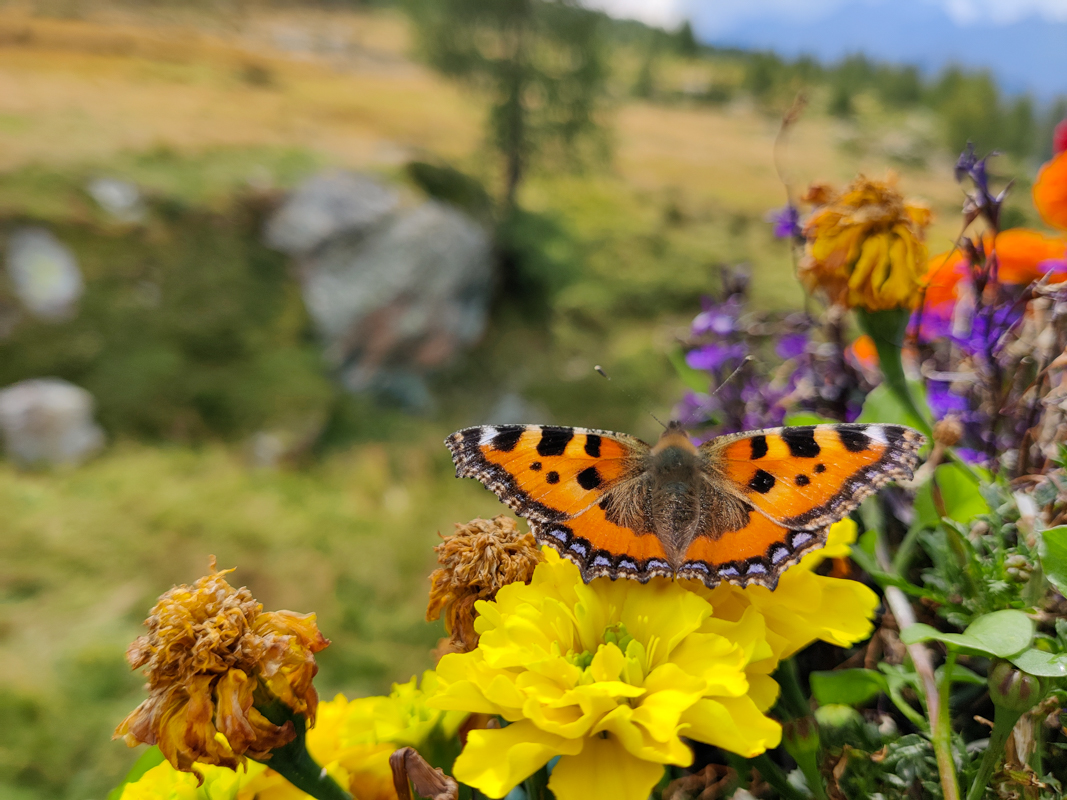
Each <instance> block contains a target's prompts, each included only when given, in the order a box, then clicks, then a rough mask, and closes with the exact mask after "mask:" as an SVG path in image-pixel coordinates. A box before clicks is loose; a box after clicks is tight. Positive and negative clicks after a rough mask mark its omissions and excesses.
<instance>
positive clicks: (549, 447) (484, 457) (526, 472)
mask: <svg viewBox="0 0 1067 800" xmlns="http://www.w3.org/2000/svg"><path fill="white" fill-rule="evenodd" d="M445 444H447V445H448V448H449V450H451V451H452V459H453V461H454V462H455V464H456V475H457V477H461V478H462V477H470V478H477V479H478V480H480V481H481V482H482V483H483V484H485V485H486V487H488V488H489V489H490V490H492V491H493V492H494V493H496V495H497V497H499V498H500V499H501V500H503V501H504V503H506V504H507V505H508V507H510V508H511V509H512V510H513V511H515V513H517V514H519V515H520V516H523V517H526V518H527V519H529V520H531V521H534V520H538V521H541V522H561V521H564V520H569V519H572V518H573V517H575V516H577V515H579V514H581V513H582V512H584V511H585V510H587V509H588V508H589V507H590V506H592V505H594V504H595V503H596V502H597V501H598V500H599V499H600V498H601V497H603V495H604V494H605V492H607V491H608V490H609V489H611V488H613V487H615V486H617V485H618V484H619V483H620V481H624V480H626V479H627V478H629V477H631V476H632V475H633V474H634V473H635V472H637V471H639V470H640V464H641V459H642V457H643V456H644V454H645V453H647V451H648V445H646V444H645V443H644V442H642V441H641V440H639V439H635V438H633V437H631V436H626V435H624V434H618V433H612V432H610V431H601V430H595V429H592V428H570V427H561V426H552V425H480V426H477V427H474V428H465V429H464V430H461V431H456V432H455V433H453V434H452V435H451V436H449V437H448V439H446V440H445Z"/></svg>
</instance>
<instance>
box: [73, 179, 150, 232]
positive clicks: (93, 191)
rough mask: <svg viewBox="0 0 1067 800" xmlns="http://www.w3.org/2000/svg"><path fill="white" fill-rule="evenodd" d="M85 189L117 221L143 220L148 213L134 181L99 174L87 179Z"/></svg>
mask: <svg viewBox="0 0 1067 800" xmlns="http://www.w3.org/2000/svg"><path fill="white" fill-rule="evenodd" d="M85 189H86V191H87V192H89V196H90V197H92V198H93V200H95V201H96V203H97V205H98V206H100V208H102V209H104V211H106V212H107V213H108V214H110V215H111V216H112V217H114V218H115V219H116V220H118V221H119V222H143V221H144V219H145V216H146V215H147V213H148V209H147V208H146V207H145V202H144V197H142V195H141V190H140V189H139V188H138V187H137V184H136V183H131V182H130V181H124V180H122V179H121V178H110V177H106V176H101V177H98V178H93V179H92V180H91V181H89V183H88V184H86V187H85Z"/></svg>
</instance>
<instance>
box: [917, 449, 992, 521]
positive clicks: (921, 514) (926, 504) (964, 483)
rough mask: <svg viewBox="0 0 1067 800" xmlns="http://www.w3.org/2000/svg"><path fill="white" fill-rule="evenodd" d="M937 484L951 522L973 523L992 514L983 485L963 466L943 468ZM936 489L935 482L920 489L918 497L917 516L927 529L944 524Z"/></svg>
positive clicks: (946, 514) (937, 474)
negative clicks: (983, 492)
mask: <svg viewBox="0 0 1067 800" xmlns="http://www.w3.org/2000/svg"><path fill="white" fill-rule="evenodd" d="M934 480H935V481H937V486H938V488H939V489H940V490H941V499H942V500H943V501H944V503H945V516H947V517H948V518H949V519H954V520H956V521H957V522H965V523H970V522H971V521H972V520H973V519H974V518H975V517H977V516H978V515H979V514H988V513H989V511H990V509H989V504H988V503H986V501H985V498H984V497H982V492H981V489H980V488H979V485H978V484H976V483H975V482H974V480H973V479H972V478H971V476H970V475H968V474H967V470H965V469H964V468H963V467H961V466H960V465H959V464H942V465H941V466H939V467H938V468H937V471H936V472H935V473H934ZM933 487H934V481H929V482H928V483H925V484H923V485H922V486H921V487H919V491H918V493H917V494H916V495H915V513H916V514H917V515H918V521H919V523H920V524H921V525H922V526H923V527H925V528H936V527H937V524H938V522H940V521H941V517H940V515H939V514H938V513H937V507H936V506H935V505H934V498H933Z"/></svg>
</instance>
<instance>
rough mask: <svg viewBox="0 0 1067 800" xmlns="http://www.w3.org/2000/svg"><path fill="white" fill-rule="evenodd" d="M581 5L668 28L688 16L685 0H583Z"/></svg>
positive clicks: (680, 22) (679, 23) (619, 16)
mask: <svg viewBox="0 0 1067 800" xmlns="http://www.w3.org/2000/svg"><path fill="white" fill-rule="evenodd" d="M582 5H584V6H586V7H588V8H598V9H600V10H601V11H605V12H607V13H608V14H610V15H611V16H613V17H617V18H618V19H638V20H641V22H644V23H646V24H648V25H656V26H658V27H661V28H668V29H670V28H676V27H678V26H679V25H681V24H682V21H683V20H684V19H686V17H687V16H689V15H688V14H687V13H686V11H687V9H686V6H687V2H686V0H583V1H582Z"/></svg>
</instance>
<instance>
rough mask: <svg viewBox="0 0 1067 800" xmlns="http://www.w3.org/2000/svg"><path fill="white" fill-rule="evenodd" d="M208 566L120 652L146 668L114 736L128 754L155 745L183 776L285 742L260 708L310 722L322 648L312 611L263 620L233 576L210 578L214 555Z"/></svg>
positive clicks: (166, 597) (289, 727)
mask: <svg viewBox="0 0 1067 800" xmlns="http://www.w3.org/2000/svg"><path fill="white" fill-rule="evenodd" d="M210 568H211V574H210V575H205V576H204V577H202V578H200V579H199V580H198V581H197V582H196V583H195V584H193V585H192V586H185V585H183V586H175V587H174V588H173V589H171V590H170V591H168V592H166V593H165V594H163V595H162V596H161V597H160V598H159V601H158V602H157V603H156V605H155V607H154V608H153V609H152V612H151V614H150V616H149V617H148V619H147V620H145V625H146V626H147V627H148V633H147V634H145V635H144V636H139V637H138V638H137V639H136V640H135V641H134V642H133V644H131V645H130V647H129V649H128V650H127V651H126V660H127V661H129V662H130V666H131V667H132V668H133V669H140V668H141V667H144V668H145V675H146V676H147V678H148V684H147V687H146V688H147V689H148V693H149V694H148V699H147V700H145V701H144V702H143V703H141V705H139V706H138V707H137V708H136V709H134V711H133V713H131V714H130V715H129V716H128V717H126V719H124V720H123V721H122V723H121V724H120V725H119V726H118V728H116V729H115V734H114V738H118V737H120V736H121V737H122V738H124V739H125V740H126V744H128V745H129V746H130V747H133V746H135V745H137V744H139V743H142V742H143V743H145V744H158V745H159V749H160V750H161V751H162V752H163V755H164V756H166V758H167V760H168V761H169V762H170V763H171V764H172V765H173V766H174V767H175V769H179V770H182V771H184V772H195V770H194V769H193V764H195V763H197V762H200V763H204V764H216V765H220V766H226V767H230V768H234V767H236V766H237V765H238V763H240V762H241V761H243V759H244V756H245V755H247V756H249V757H252V758H255V759H258V760H263V759H266V758H268V757H269V756H270V751H271V750H273V749H275V748H277V747H280V746H282V745H284V744H286V743H288V742H289V741H291V740H292V739H293V737H294V736H295V735H296V732H295V730H294V727H293V723H292V722H285V723H284V724H282V725H275V724H273V723H272V722H270V720H268V719H267V718H266V717H265V716H264V715H263V713H261V711H260V710H259V709H260V708H264V707H265V706H266V705H270V704H273V703H278V702H280V703H282V704H284V705H285V706H287V707H288V709H289V710H290V712H291V713H294V714H300V715H303V716H305V717H306V718H307V720H308V722H309V723H314V721H315V709H316V706H317V705H318V695H317V694H316V692H315V689H314V687H313V686H312V685H311V681H312V679H313V678H314V677H315V673H316V672H317V671H318V666H317V665H316V663H315V656H314V654H315V653H317V652H318V651H320V650H322V649H323V648H324V647H326V645H328V644H329V641H328V640H327V639H325V638H323V636H322V634H321V633H319V630H318V627H316V625H315V615H314V614H295V613H293V612H291V611H276V612H266V613H264V611H263V606H262V605H260V604H259V603H258V602H256V599H255V598H254V597H252V594H251V593H250V592H249V591H248V589H245V588H243V587H242V588H240V589H234V588H233V587H232V586H230V584H229V583H227V582H226V579H225V575H227V574H228V573H230V572H232V571H233V570H223V571H221V572H219V571H217V570H216V569H215V558H214V556H212V558H211V563H210ZM257 706H258V707H259V708H257ZM219 733H221V734H222V735H223V736H224V737H225V741H222V740H221V739H220V737H218V736H217V734H219Z"/></svg>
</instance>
